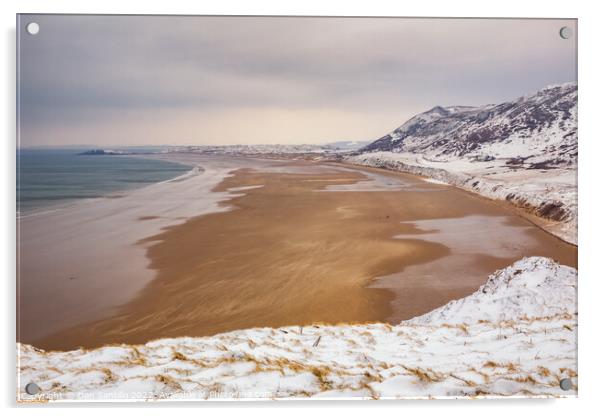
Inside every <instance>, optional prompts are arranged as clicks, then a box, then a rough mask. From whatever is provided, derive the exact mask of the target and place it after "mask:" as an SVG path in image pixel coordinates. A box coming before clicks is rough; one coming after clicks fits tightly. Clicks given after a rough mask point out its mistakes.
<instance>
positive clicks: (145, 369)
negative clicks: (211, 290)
mask: <svg viewBox="0 0 602 416" xmlns="http://www.w3.org/2000/svg"><path fill="white" fill-rule="evenodd" d="M576 284H577V276H576V270H575V269H573V268H570V267H567V266H561V265H558V264H557V263H555V262H554V261H552V260H550V259H547V258H542V257H531V258H525V259H522V260H520V261H518V262H516V263H514V264H513V265H511V266H509V267H507V268H505V269H503V270H500V271H498V272H496V273H494V274H493V275H491V276H490V277H489V280H488V281H487V282H486V283H485V284H484V285H483V286H482V287H481V288H480V289H479V290H478V291H477V292H475V293H474V294H472V295H470V296H468V297H466V298H463V299H460V300H457V301H452V302H450V303H448V304H447V305H445V306H443V307H441V308H438V309H436V310H434V311H432V312H430V313H428V314H426V315H423V316H420V317H417V318H414V319H411V320H409V321H405V322H402V323H401V324H399V325H395V326H391V325H388V324H368V325H335V326H332V325H330V326H328V325H326V326H323V325H312V326H306V327H298V326H294V327H285V328H280V329H279V330H275V329H272V328H256V329H247V330H239V331H233V332H229V333H225V334H219V335H215V336H212V337H203V338H176V339H161V340H157V341H152V342H149V343H147V344H145V345H138V346H131V345H114V346H106V347H102V348H98V349H94V350H86V349H79V350H75V351H68V352H46V351H42V350H39V349H37V348H35V347H33V346H30V345H24V344H18V376H19V383H18V392H17V396H18V400H20V401H47V400H78V399H79V400H81V399H84V400H115V399H118V400H158V399H168V400H174V399H183V400H204V399H258V398H259V399H273V398H303V397H313V398H373V399H379V398H413V397H500V396H501V397H505V396H515V397H516V396H528V397H533V396H535V397H542V396H543V397H558V396H574V395H576V386H577V363H576V351H577V350H576V326H577V311H576ZM317 339H319V340H320V341H319V342H316V340H317ZM563 378H570V379H571V380H572V382H573V386H575V387H574V388H573V390H570V391H563V390H561V389H560V387H559V385H560V380H562V379H563ZM30 382H35V383H36V384H37V385H38V386H39V387H40V389H41V393H40V394H38V395H35V396H30V395H28V394H27V393H26V392H25V386H26V385H27V384H28V383H30Z"/></svg>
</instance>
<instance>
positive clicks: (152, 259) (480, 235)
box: [21, 154, 577, 349]
mask: <svg viewBox="0 0 602 416" xmlns="http://www.w3.org/2000/svg"><path fill="white" fill-rule="evenodd" d="M160 157H169V158H172V160H178V161H180V162H183V163H190V164H197V165H201V166H204V167H205V169H208V171H210V172H211V171H212V172H220V174H219V175H217V174H216V175H217V176H216V175H213V176H212V179H211V180H205V179H203V174H202V173H201V174H198V175H189V177H187V178H180V179H179V180H177V181H174V182H173V183H166V184H158V185H154V186H155V187H158V188H160V189H159V190H160V192H162V193H164V194H163V197H162V198H160V200H162V201H165V202H164V204H167V205H169V202H167V201H170V198H169V195H179V198H180V200H179V201H180V205H181V206H180V208H179V210H176V209H175V208H173V207H171V208H170V209H168V210H166V211H165V212H161V211H160V210H156V209H153V208H152V205H147V206H145V209H138V210H135V211H132V213H131V216H130V218H128V219H127V221H129V222H128V223H127V224H126V223H123V224H121V227H123V228H124V229H130V225H128V224H130V223H131V224H132V225H131V226H132V227H133V228H134V229H135V228H136V227H140V229H141V230H144V232H140V233H138V234H137V235H136V236H135V237H139V238H137V239H136V241H134V242H132V241H131V240H132V239H129V240H124V241H123V244H124V246H125V245H128V247H129V246H131V247H129V248H128V250H129V251H126V252H125V254H127V257H124V258H123V261H126V260H127V261H128V262H129V260H131V259H132V256H134V255H137V256H138V258H140V256H139V254H140V252H142V253H144V256H143V257H142V261H141V263H140V266H143V267H140V269H139V270H132V269H130V270H128V274H127V276H125V275H122V276H121V277H120V279H119V281H115V280H111V279H108V280H107V281H104V283H105V285H104V287H103V289H102V290H103V291H101V292H98V290H97V291H96V293H95V294H93V293H92V292H89V291H86V290H83V289H82V290H81V291H80V292H83V293H84V295H82V296H83V298H85V297H86V296H85V295H86V293H87V294H88V295H89V296H91V297H93V298H94V299H97V301H95V302H94V304H96V303H100V304H103V301H104V300H105V299H108V300H109V302H107V303H106V304H103V305H109V306H103V308H99V309H100V310H98V311H96V313H90V312H88V314H87V315H86V316H85V317H81V316H80V317H79V318H80V322H73V321H71V322H67V323H64V322H61V325H56V326H55V327H54V328H53V329H52V330H47V328H45V330H44V331H39V330H38V329H36V325H35V323H30V321H28V320H24V321H23V322H22V324H21V340H22V341H24V342H28V343H32V344H33V345H35V346H38V347H41V348H45V349H72V348H75V347H77V346H80V345H81V346H86V347H94V346H99V345H104V344H109V343H134V344H136V343H144V342H146V341H149V340H152V339H157V338H164V337H177V336H204V335H212V334H216V333H221V332H225V331H230V330H235V329H243V328H251V327H265V326H270V327H277V326H285V325H301V324H311V323H314V322H326V323H331V324H337V323H349V322H374V321H378V322H390V323H396V322H398V321H399V320H402V319H408V318H411V317H413V316H417V315H419V314H422V313H425V312H428V311H430V310H432V309H433V308H436V307H438V306H441V305H443V304H445V303H446V302H448V301H449V300H451V299H456V298H459V297H462V296H466V295H468V294H470V293H472V292H473V291H474V290H475V289H476V288H478V287H479V286H480V285H481V284H483V283H484V280H485V279H486V277H487V276H488V274H490V273H492V272H493V271H495V270H496V269H498V268H501V267H504V266H506V265H508V264H510V263H512V262H513V261H515V260H517V259H520V258H522V257H524V256H527V255H529V256H532V255H538V256H547V257H551V258H553V259H556V260H557V261H559V262H561V263H562V264H567V265H571V266H575V265H576V253H577V249H576V247H574V246H572V245H569V244H566V243H563V242H562V241H560V240H559V239H557V238H555V237H553V236H551V235H550V234H548V233H546V232H544V231H542V230H541V229H539V228H537V227H535V226H534V225H532V224H531V223H530V222H529V221H527V220H525V219H524V218H521V217H520V216H518V215H517V214H516V211H515V210H514V209H512V208H510V207H506V206H504V205H503V204H499V203H494V202H492V201H488V200H485V199H483V198H480V197H477V196H474V195H471V194H469V193H467V192H464V191H461V190H458V189H455V188H453V187H449V186H445V185H439V184H433V183H428V182H426V181H424V180H422V179H421V178H419V177H415V176H411V175H406V174H401V173H395V172H384V171H380V170H377V169H370V168H365V169H364V168H361V169H359V168H349V167H346V166H338V165H328V164H322V163H314V162H307V161H257V160H254V159H242V158H230V159H222V160H219V159H214V160H208V159H206V158H204V157H201V156H198V155H186V154H181V155H162V156H160ZM195 178H196V179H195ZM190 181H193V182H190ZM195 181H196V182H195ZM195 183H196V184H197V185H198V186H200V184H201V183H203V184H204V185H203V186H204V187H203V188H202V189H201V188H199V189H198V190H197V193H193V192H188V189H189V187H190V186H191V184H195ZM178 187H179V188H178ZM149 188H152V187H148V188H144V189H142V190H139V191H138V192H139V193H142V194H144V193H145V192H150V191H149ZM185 189H186V191H184V190H185ZM210 190H212V191H211V192H210ZM155 191H156V190H155ZM165 193H167V194H165ZM158 196H159V195H158V193H155V197H158ZM197 199H201V200H203V201H205V205H204V206H203V207H204V208H203V207H200V206H196V208H195V209H191V205H192V204H195V201H196V200H197ZM123 200H125V201H126V202H127V201H128V200H130V202H131V203H132V204H133V203H134V202H135V201H136V200H138V201H139V196H137V195H136V192H134V193H132V194H129V195H127V196H124V197H123V198H121V203H122V204H123V203H124V202H123ZM118 201H119V199H118V200H115V201H109V202H112V203H117V202H118ZM207 201H211V204H210V205H207ZM106 203H108V202H106V201H102V202H99V204H98V205H99V206H102V205H103V204H106ZM196 203H197V204H198V202H196ZM184 207H188V208H187V209H185V208H184ZM201 208H202V209H201ZM80 209H82V210H84V208H80ZM97 209H100V208H97ZM203 209H204V210H205V211H203ZM195 210H196V211H197V213H195V212H194V211H195ZM86 211H87V210H86ZM166 214H167V215H166ZM102 221H103V220H102V217H98V218H97V219H96V220H92V219H91V222H92V223H96V224H97V226H99V225H98V224H105V225H106V224H107V223H106V222H104V223H103V222H102ZM124 221H125V219H124ZM134 224H135V225H134ZM462 232H464V234H462ZM109 240H111V239H109ZM109 240H107V241H109ZM111 241H114V240H111ZM56 250H59V248H56ZM136 252H137V254H136ZM145 262H146V263H145ZM38 264H39V262H38ZM117 264H118V263H117ZM134 264H135V263H134ZM40 267H43V266H42V265H40ZM96 272H97V273H99V274H102V273H103V272H104V269H103V268H102V267H100V268H99V269H96ZM33 276H34V275H33V274H31V275H23V274H22V281H24V282H28V281H29V279H31V280H34V279H33ZM141 276H144V277H141ZM69 282H72V281H69ZM126 282H136V284H135V285H132V289H131V290H129V291H126V292H124V291H122V289H121V288H122V286H127V285H126ZM65 291H66V293H64V296H66V297H73V296H74V295H75V294H76V292H73V291H72V290H67V289H65ZM114 294H120V296H118V297H117V298H118V299H120V301H119V302H115V301H114V299H115V297H113V295H114ZM24 299H28V298H27V297H26V298H24ZM111 300H112V301H113V302H110V301H111ZM48 304H49V303H48V302H43V303H40V304H39V305H38V308H36V307H35V305H34V304H33V303H30V304H29V305H28V306H27V308H26V309H23V308H22V310H27V311H28V312H29V313H31V312H33V311H37V312H38V313H42V312H41V311H40V308H41V307H42V308H43V307H46V305H48ZM62 306H63V309H64V313H65V314H69V312H70V311H71V312H72V311H73V310H74V306H72V305H69V302H66V304H65V303H63V304H62ZM32 310H33V311H32ZM94 315H96V316H94ZM34 322H35V320H34ZM38 326H39V325H38ZM25 327H26V328H27V330H24V329H25ZM40 334H41V335H40Z"/></svg>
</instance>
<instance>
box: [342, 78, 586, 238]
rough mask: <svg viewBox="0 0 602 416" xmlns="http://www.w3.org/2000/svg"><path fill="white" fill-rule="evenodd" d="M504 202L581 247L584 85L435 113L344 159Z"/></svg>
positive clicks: (417, 118)
mask: <svg viewBox="0 0 602 416" xmlns="http://www.w3.org/2000/svg"><path fill="white" fill-rule="evenodd" d="M344 160H345V161H347V162H349V163H354V164H359V165H367V166H374V167H381V168H386V169H392V170H399V171H404V172H410V173H414V174H418V175H422V176H427V177H430V178H434V179H437V180H439V181H443V182H446V183H448V184H451V185H454V186H458V187H461V188H464V189H467V190H470V191H473V192H477V193H479V194H481V195H484V196H486V197H489V198H493V199H502V200H507V201H509V202H511V203H512V204H514V205H516V206H518V207H520V208H524V209H526V210H527V211H529V212H531V213H533V214H535V215H537V216H539V217H541V218H544V219H546V220H550V222H549V223H546V224H543V227H544V228H546V229H547V230H548V231H550V232H552V233H553V234H555V235H557V236H558V237H560V238H562V239H564V240H565V241H568V242H571V243H574V244H576V243H577V85H576V84H575V83H568V84H562V85H557V86H551V87H547V88H544V89H542V90H540V91H538V92H537V93H535V94H533V95H530V96H525V97H521V98H518V99H517V100H514V101H511V102H507V103H502V104H499V105H487V106H483V107H458V106H457V107H445V108H443V107H435V108H433V109H432V110H430V111H427V112H425V113H422V114H418V115H417V116H415V117H413V118H411V119H410V120H408V121H407V122H406V123H405V124H403V125H402V126H401V127H399V128H398V129H396V130H394V131H393V132H392V133H390V134H388V135H386V136H384V137H382V138H380V139H379V140H376V141H375V142H373V143H371V144H369V145H368V146H365V147H364V148H362V149H360V150H359V151H358V152H356V153H355V154H354V155H351V156H347V157H344Z"/></svg>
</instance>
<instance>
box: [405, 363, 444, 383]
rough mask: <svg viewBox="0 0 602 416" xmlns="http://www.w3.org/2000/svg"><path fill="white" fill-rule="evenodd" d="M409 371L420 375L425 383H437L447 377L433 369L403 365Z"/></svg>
mask: <svg viewBox="0 0 602 416" xmlns="http://www.w3.org/2000/svg"><path fill="white" fill-rule="evenodd" d="M402 367H403V368H404V369H405V370H406V371H407V372H409V373H410V374H412V375H414V376H416V377H418V379H419V380H420V381H422V382H423V383H437V382H439V381H442V380H444V379H445V375H443V374H441V373H438V372H436V371H433V370H431V369H422V368H420V367H415V368H412V367H406V366H402Z"/></svg>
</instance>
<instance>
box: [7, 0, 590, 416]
mask: <svg viewBox="0 0 602 416" xmlns="http://www.w3.org/2000/svg"><path fill="white" fill-rule="evenodd" d="M595 6H596V2H594V1H588V2H585V1H584V2H580V3H578V2H576V1H570V0H564V1H557V0H548V1H546V2H527V1H525V0H501V1H498V2H487V1H475V0H448V1H445V0H440V1H435V0H421V1H411V2H403V1H379V0H369V1H368V0H361V1H358V0H346V1H345V0H341V1H325V0H321V1H320V0H295V1H282V0H281V1H278V0H248V1H245V0H236V1H235V0H222V1H193V0H163V1H158V0H145V1H140V2H135V1H126V0H103V1H100V0H95V1H81V0H80V1H77V0H54V1H52V2H50V1H44V0H20V1H16V0H15V1H13V0H8V1H7V0H5V1H3V2H0V7H1V8H2V13H1V14H0V16H1V17H0V18H1V19H2V25H3V32H2V33H3V44H2V45H3V47H4V49H5V50H4V54H3V57H4V59H3V61H2V62H3V64H2V75H3V77H2V80H3V83H4V88H2V91H4V97H3V100H2V111H0V115H1V117H2V126H3V127H4V135H3V136H4V137H3V139H4V142H3V144H4V146H3V149H2V150H3V151H2V157H3V163H2V165H3V170H4V175H3V180H2V182H1V184H2V195H3V201H2V202H3V203H2V205H1V206H2V237H3V239H2V250H0V255H1V256H2V264H3V265H5V268H4V273H3V274H2V282H3V284H4V287H3V290H2V297H3V298H2V301H0V304H2V307H3V308H4V313H3V319H2V337H3V339H2V343H1V344H0V345H1V347H2V356H1V357H2V367H1V370H2V371H1V373H2V377H1V379H0V380H1V385H0V391H1V392H2V399H3V400H2V404H3V405H4V406H5V407H14V406H15V404H14V397H15V367H14V365H15V364H14V354H15V351H14V346H15V337H14V328H15V323H14V314H15V297H14V290H15V283H14V276H15V153H14V151H15V136H16V134H15V99H14V97H15V69H14V64H15V29H14V28H15V14H16V13H18V12H19V13H41V12H46V13H118V14H124V13H133V14H239V15H240V14H262V15H278V14H285V15H299V14H301V15H343V16H361V15H363V16H442V17H559V18H560V17H562V18H578V19H579V138H580V140H579V142H580V157H579V204H580V210H579V215H580V216H579V223H580V229H579V312H580V313H579V396H580V398H579V399H576V400H572V399H563V400H504V401H495V400H479V401H476V402H468V401H464V400H462V401H449V400H445V401H434V402H433V401H400V402H392V401H387V402H381V403H374V402H370V403H368V402H356V401H353V402H335V403H334V404H333V403H330V402H322V401H316V402H299V401H287V402H278V403H270V402H267V403H266V402H238V403H215V402H213V403H207V404H199V403H196V404H192V405H191V404H179V405H178V406H177V407H178V408H177V410H175V409H173V410H172V409H171V408H173V407H174V406H175V405H174V404H173V403H159V404H155V405H154V406H144V409H142V412H144V414H151V415H152V414H157V415H158V414H161V415H163V414H164V413H165V412H174V410H175V411H177V412H189V411H190V412H191V413H192V412H195V413H197V414H198V413H199V411H200V412H207V411H211V410H218V411H219V410H225V409H224V408H225V407H231V408H232V409H233V410H238V411H243V412H245V413H247V412H251V413H252V414H253V413H257V414H262V415H265V414H266V413H271V414H276V413H277V414H282V412H286V413H287V416H288V414H289V413H293V414H302V415H304V416H307V415H308V414H311V415H312V416H313V414H314V413H315V412H319V411H320V410H324V408H329V409H327V410H328V411H333V410H334V409H333V408H332V407H333V406H337V407H346V410H344V411H345V413H346V414H347V413H348V414H352V415H353V414H362V415H364V414H365V413H366V412H371V411H378V412H382V411H385V412H390V413H393V412H395V413H397V414H399V412H404V411H407V412H420V413H421V414H423V413H426V414H437V415H440V414H441V413H445V416H447V415H448V412H451V413H456V412H457V413H460V412H461V413H462V414H463V415H464V414H482V413H483V412H487V414H488V415H492V416H493V415H498V414H504V415H506V414H507V413H508V412H509V411H511V412H514V411H516V410H519V409H520V410H530V411H532V412H545V413H546V414H547V415H556V414H558V415H566V414H568V413H571V414H587V413H589V411H591V410H592V409H595V408H596V403H595V400H596V398H597V393H598V391H597V387H598V386H599V385H601V384H602V382H601V381H600V377H602V371H601V370H602V369H601V365H600V360H601V357H600V353H599V351H600V347H601V345H602V342H601V340H602V336H601V335H600V334H601V330H600V329H601V328H600V323H599V316H600V308H599V307H598V305H599V304H601V303H602V302H600V301H599V300H598V297H599V296H601V295H602V290H601V284H600V282H601V281H602V280H601V279H602V276H601V274H600V273H599V269H598V267H599V266H597V262H596V260H597V258H598V257H600V254H598V253H597V248H598V246H599V245H600V244H599V243H598V241H597V239H596V237H599V235H600V231H602V230H601V229H600V219H599V216H600V215H601V214H600V212H601V209H600V207H601V206H602V204H601V200H602V198H601V196H600V195H601V194H602V192H601V191H600V190H599V187H600V186H599V184H598V182H599V180H598V179H602V174H600V171H601V169H602V164H601V162H600V160H601V159H602V146H601V144H600V143H601V142H602V134H601V130H600V127H599V126H598V124H600V122H599V120H601V119H602V117H601V115H600V112H601V111H602V105H600V101H602V92H601V88H600V80H599V78H600V74H602V68H601V66H600V55H601V54H600V52H599V50H600V45H599V41H600V39H602V36H601V33H600V32H601V30H600V28H601V27H602V21H601V20H600V19H601V18H602V16H601V15H600V14H599V13H596V10H595V9H596V7H595ZM139 406H140V405H137V407H139ZM199 406H201V407H202V408H201V409H195V408H194V407H199ZM34 407H35V406H34ZM86 407H87V408H86V409H85V412H86V413H90V414H103V415H104V414H105V413H106V412H107V411H108V410H109V409H107V407H109V408H110V409H111V410H110V411H112V409H113V408H118V407H119V408H121V407H125V408H127V409H128V410H127V411H128V412H131V411H135V410H138V411H139V410H140V409H134V408H133V407H136V406H126V405H124V404H122V403H115V404H110V405H105V406H104V407H103V408H100V409H98V408H90V407H91V406H89V405H88V406H86ZM166 407H167V408H170V409H166ZM216 408H219V409H216ZM22 410H24V411H25V412H26V413H28V412H30V411H33V410H32V409H22ZM46 410H47V411H49V412H50V413H52V414H60V415H63V414H81V412H82V409H79V408H76V407H74V406H71V405H61V406H60V407H59V406H56V405H55V406H50V408H47V409H46ZM13 411H15V409H14V408H13V409H10V412H11V413H12V412H13ZM142 412H141V413H142Z"/></svg>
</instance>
